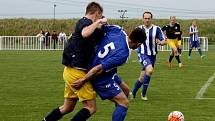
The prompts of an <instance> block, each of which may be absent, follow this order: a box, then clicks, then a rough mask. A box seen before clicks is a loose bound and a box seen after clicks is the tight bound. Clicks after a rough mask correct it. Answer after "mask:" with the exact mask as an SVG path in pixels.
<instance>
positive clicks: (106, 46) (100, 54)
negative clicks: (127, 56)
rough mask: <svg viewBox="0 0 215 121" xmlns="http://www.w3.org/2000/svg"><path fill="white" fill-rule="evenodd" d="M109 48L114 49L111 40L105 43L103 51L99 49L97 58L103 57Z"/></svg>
mask: <svg viewBox="0 0 215 121" xmlns="http://www.w3.org/2000/svg"><path fill="white" fill-rule="evenodd" d="M109 48H110V49H111V50H114V49H115V46H114V43H113V42H111V43H109V44H107V45H105V46H104V52H103V53H102V52H101V51H99V53H98V57H99V58H104V57H105V56H106V55H107V54H108V53H109Z"/></svg>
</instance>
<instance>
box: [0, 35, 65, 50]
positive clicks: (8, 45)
mask: <svg viewBox="0 0 215 121" xmlns="http://www.w3.org/2000/svg"><path fill="white" fill-rule="evenodd" d="M66 41H67V37H66V38H61V39H60V38H58V39H57V40H53V39H52V38H51V37H37V36H0V50H63V48H64V45H65V43H66Z"/></svg>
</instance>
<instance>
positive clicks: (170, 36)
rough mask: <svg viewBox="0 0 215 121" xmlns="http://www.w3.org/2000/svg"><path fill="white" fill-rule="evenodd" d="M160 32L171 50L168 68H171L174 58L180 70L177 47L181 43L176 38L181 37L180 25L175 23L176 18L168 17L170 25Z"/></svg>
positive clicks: (180, 64)
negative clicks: (163, 34) (164, 36)
mask: <svg viewBox="0 0 215 121" xmlns="http://www.w3.org/2000/svg"><path fill="white" fill-rule="evenodd" d="M162 30H163V32H164V33H165V35H166V36H167V44H168V45H169V47H170V48H171V49H172V51H171V53H170V57H169V60H168V65H169V67H172V59H173V58H174V56H175V58H176V60H177V61H178V66H179V68H181V67H182V63H181V60H180V57H179V52H178V48H179V45H181V41H178V38H179V37H180V36H181V30H180V25H179V24H178V23H176V17H175V16H170V23H169V24H168V25H166V26H164V27H163V28H162ZM179 39H180V38H179Z"/></svg>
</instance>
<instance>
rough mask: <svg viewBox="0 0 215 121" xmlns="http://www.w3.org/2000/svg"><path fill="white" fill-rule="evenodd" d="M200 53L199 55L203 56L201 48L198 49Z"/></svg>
mask: <svg viewBox="0 0 215 121" xmlns="http://www.w3.org/2000/svg"><path fill="white" fill-rule="evenodd" d="M198 51H199V55H200V56H202V50H201V48H198Z"/></svg>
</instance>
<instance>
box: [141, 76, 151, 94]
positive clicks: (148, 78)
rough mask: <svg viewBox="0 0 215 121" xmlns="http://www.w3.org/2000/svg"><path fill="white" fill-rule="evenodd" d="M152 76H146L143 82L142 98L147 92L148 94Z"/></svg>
mask: <svg viewBox="0 0 215 121" xmlns="http://www.w3.org/2000/svg"><path fill="white" fill-rule="evenodd" d="M150 78H151V77H150V76H148V75H146V74H145V75H144V81H143V90H142V96H143V97H144V96H146V92H147V88H148V86H149V82H150Z"/></svg>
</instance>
